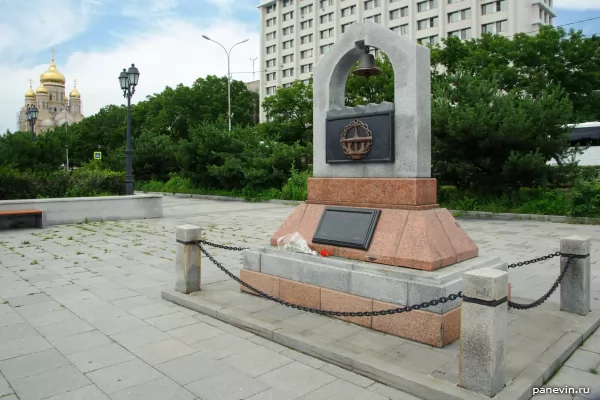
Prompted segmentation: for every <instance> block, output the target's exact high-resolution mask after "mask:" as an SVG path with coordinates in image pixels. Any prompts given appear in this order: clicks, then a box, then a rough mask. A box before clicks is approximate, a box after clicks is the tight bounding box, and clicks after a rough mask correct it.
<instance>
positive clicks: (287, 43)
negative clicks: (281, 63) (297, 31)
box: [283, 39, 294, 49]
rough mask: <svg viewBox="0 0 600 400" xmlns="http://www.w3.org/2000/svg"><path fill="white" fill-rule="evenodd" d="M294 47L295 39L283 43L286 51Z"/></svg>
mask: <svg viewBox="0 0 600 400" xmlns="http://www.w3.org/2000/svg"><path fill="white" fill-rule="evenodd" d="M292 47H294V39H292V40H286V41H285V42H283V48H284V49H291V48H292Z"/></svg>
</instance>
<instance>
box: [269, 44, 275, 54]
mask: <svg viewBox="0 0 600 400" xmlns="http://www.w3.org/2000/svg"><path fill="white" fill-rule="evenodd" d="M272 53H275V45H274V44H273V45H271V46H267V54H272Z"/></svg>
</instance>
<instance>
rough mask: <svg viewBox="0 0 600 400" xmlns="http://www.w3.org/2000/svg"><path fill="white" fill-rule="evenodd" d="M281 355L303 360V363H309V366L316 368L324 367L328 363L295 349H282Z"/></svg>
mask: <svg viewBox="0 0 600 400" xmlns="http://www.w3.org/2000/svg"><path fill="white" fill-rule="evenodd" d="M281 355H283V356H286V357H289V358H292V359H294V360H296V361H298V362H301V363H302V364H305V365H308V366H309V367H312V368H316V369H319V368H322V367H323V366H324V365H326V364H327V363H326V362H324V361H321V360H319V359H318V358H314V357H310V356H307V355H306V354H303V353H300V352H299V351H296V350H293V349H287V350H285V351H282V352H281Z"/></svg>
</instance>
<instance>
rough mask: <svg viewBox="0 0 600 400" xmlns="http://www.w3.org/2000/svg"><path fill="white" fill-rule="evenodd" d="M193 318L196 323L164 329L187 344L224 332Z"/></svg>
mask: <svg viewBox="0 0 600 400" xmlns="http://www.w3.org/2000/svg"><path fill="white" fill-rule="evenodd" d="M194 320H195V321H196V323H195V324H193V325H187V326H184V327H181V328H177V329H171V330H168V331H166V333H168V334H169V335H171V336H173V337H175V338H177V339H179V340H181V341H182V342H184V343H187V344H192V343H196V342H200V341H202V340H205V339H208V338H211V337H215V336H218V335H223V334H224V333H225V332H224V331H222V330H221V329H218V328H215V327H214V326H212V325H209V324H206V323H204V322H198V321H197V320H196V319H195V318H194Z"/></svg>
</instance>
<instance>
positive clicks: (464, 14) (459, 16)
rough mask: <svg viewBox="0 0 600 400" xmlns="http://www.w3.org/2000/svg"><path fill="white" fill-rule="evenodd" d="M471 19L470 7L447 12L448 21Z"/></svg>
mask: <svg viewBox="0 0 600 400" xmlns="http://www.w3.org/2000/svg"><path fill="white" fill-rule="evenodd" d="M466 19H471V9H470V8H466V9H464V10H460V11H455V12H452V13H449V14H448V22H458V21H464V20H466Z"/></svg>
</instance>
